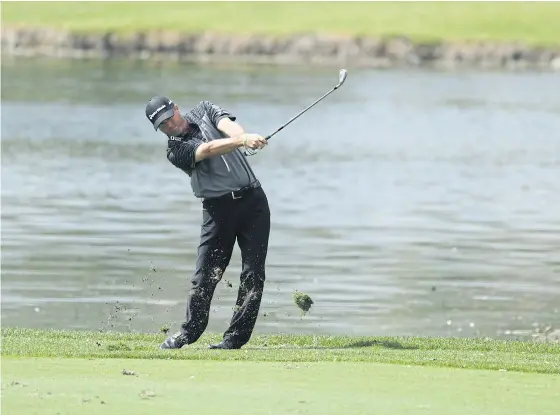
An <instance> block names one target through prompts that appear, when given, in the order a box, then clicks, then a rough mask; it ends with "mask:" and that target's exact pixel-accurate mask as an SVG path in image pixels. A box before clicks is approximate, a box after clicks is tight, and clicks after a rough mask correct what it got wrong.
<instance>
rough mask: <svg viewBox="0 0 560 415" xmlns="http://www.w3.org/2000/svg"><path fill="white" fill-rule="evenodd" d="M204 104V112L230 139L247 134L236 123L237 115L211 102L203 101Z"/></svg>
mask: <svg viewBox="0 0 560 415" xmlns="http://www.w3.org/2000/svg"><path fill="white" fill-rule="evenodd" d="M202 103H203V105H204V110H205V111H206V113H207V114H208V115H209V116H210V119H211V120H212V122H213V123H214V125H215V126H216V128H218V130H220V131H221V132H223V133H225V134H226V135H227V136H229V137H236V136H240V135H241V134H244V133H245V130H244V129H243V127H241V125H239V124H238V123H236V122H235V120H236V119H237V117H236V116H235V115H232V114H231V113H230V112H229V111H227V110H225V109H223V108H222V107H220V106H218V105H216V104H213V103H212V102H210V101H203V102H202Z"/></svg>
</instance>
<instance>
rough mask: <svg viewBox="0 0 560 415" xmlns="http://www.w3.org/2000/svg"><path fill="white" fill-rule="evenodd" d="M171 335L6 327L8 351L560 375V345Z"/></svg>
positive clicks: (25, 354) (5, 350)
mask: <svg viewBox="0 0 560 415" xmlns="http://www.w3.org/2000/svg"><path fill="white" fill-rule="evenodd" d="M164 338H165V336H164V335H163V334H129V333H101V332H77V331H50V330H46V331H44V330H31V329H15V328H8V329H6V328H4V329H2V356H4V357H48V358H54V357H56V358H69V357H70V358H99V359H111V358H131V359H175V360H191V361H192V360H221V361H246V362H248V361H252V362H367V363H393V364H401V365H418V366H440V367H454V368H467V369H489V370H500V369H501V370H508V371H521V372H535V373H553V374H560V344H558V343H537V342H521V341H505V340H485V339H472V338H470V339H469V338H414V337H411V338H397V337H395V338H393V337H371V338H370V337H340V336H337V337H326V336H317V337H316V336H304V335H261V336H254V337H253V338H252V339H251V341H250V342H249V344H248V345H246V346H245V347H244V348H243V349H241V350H233V351H226V352H222V351H216V350H208V349H207V348H206V346H207V344H208V343H209V342H213V341H216V340H219V337H218V336H217V335H204V336H203V337H202V338H201V339H200V340H199V341H198V342H197V343H195V344H193V345H189V346H186V347H184V348H182V349H180V350H171V351H170V350H160V349H159V348H158V346H159V344H160V343H161V342H162V340H163V339H164Z"/></svg>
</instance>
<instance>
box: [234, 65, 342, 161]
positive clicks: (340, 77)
mask: <svg viewBox="0 0 560 415" xmlns="http://www.w3.org/2000/svg"><path fill="white" fill-rule="evenodd" d="M347 76H348V71H347V70H346V69H341V70H340V72H339V73H338V84H336V86H335V87H333V88H332V89H331V90H330V91H329V92H327V93H326V94H325V95H323V96H322V97H321V98H319V99H318V100H317V101H315V102H314V103H313V104H311V105H309V106H308V107H307V108H305V109H304V110H302V111H301V112H300V113H299V114H297V115H295V116H294V117H292V118H291V119H290V120H289V121H288V122H286V123H285V124H284V125H282V126H281V127H280V128H278V129H277V130H276V131H274V132H273V133H272V134H270V135H268V136H266V137H265V138H264V139H265V140H267V141H268V140H270V138H271V137H273V136H274V135H276V133H278V132H280V131H281V130H283V129H284V127H286V126H287V125H289V124H291V123H292V121H294V120H296V119H297V118H298V117H299V116H300V115H302V114H303V113H304V112H306V111H307V110H308V109H310V108H311V107H313V106H314V105H315V104H317V103H318V102H319V101H322V100H323V99H324V98H326V97H327V96H328V95H329V94H331V93H332V92H333V91H336V90H337V89H338V88H340V87H341V86H342V84H343V83H344V81H345V80H346V77H347ZM259 151H260V150H252V149H249V148H248V149H246V150H245V155H246V156H253V155H255V154H257V153H258V152H259Z"/></svg>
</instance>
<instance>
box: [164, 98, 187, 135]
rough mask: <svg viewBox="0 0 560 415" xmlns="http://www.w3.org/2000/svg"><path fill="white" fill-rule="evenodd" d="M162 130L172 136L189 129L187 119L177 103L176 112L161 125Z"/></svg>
mask: <svg viewBox="0 0 560 415" xmlns="http://www.w3.org/2000/svg"><path fill="white" fill-rule="evenodd" d="M159 129H160V131H161V132H163V133H164V134H167V135H171V136H178V135H181V134H183V133H184V132H185V131H186V129H187V120H185V119H184V118H183V116H182V115H181V113H180V112H179V107H178V106H177V104H175V112H174V113H173V116H172V117H171V118H168V119H166V120H165V121H163V122H162V123H161V124H160V125H159Z"/></svg>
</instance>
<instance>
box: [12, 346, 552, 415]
mask: <svg viewBox="0 0 560 415" xmlns="http://www.w3.org/2000/svg"><path fill="white" fill-rule="evenodd" d="M219 353H227V352H219ZM233 353H239V352H233ZM2 363H3V364H2V372H3V373H2V388H3V391H2V394H3V397H2V398H3V399H2V413H5V414H21V415H27V414H78V413H79V414H97V413H101V412H102V413H105V414H113V413H114V414H117V413H119V414H154V413H166V412H165V411H173V412H169V413H193V414H291V413H302V414H305V413H310V414H311V413H312V414H327V413H333V414H334V413H341V414H342V413H348V414H374V413H384V414H395V415H398V414H408V413H427V414H428V413H429V414H455V415H459V414H477V415H478V414H485V415H490V414H507V415H514V414H523V415H527V414H539V415H546V414H551V415H552V414H557V413H558V404H559V402H560V377H559V376H554V375H547V374H535V373H515V372H498V371H483V370H465V369H450V368H433V367H417V366H404V365H386V364H376V363H355V362H343V363H342V362H337V363H334V362H328V363H327V362H322V363H316V362H313V363H285V362H231V361H204V360H195V361H190V360H140V359H91V360H90V359H56V358H25V359H21V358H8V359H4V360H3V362H2ZM123 369H126V370H129V371H133V372H135V373H136V375H123V373H122V371H123Z"/></svg>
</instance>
